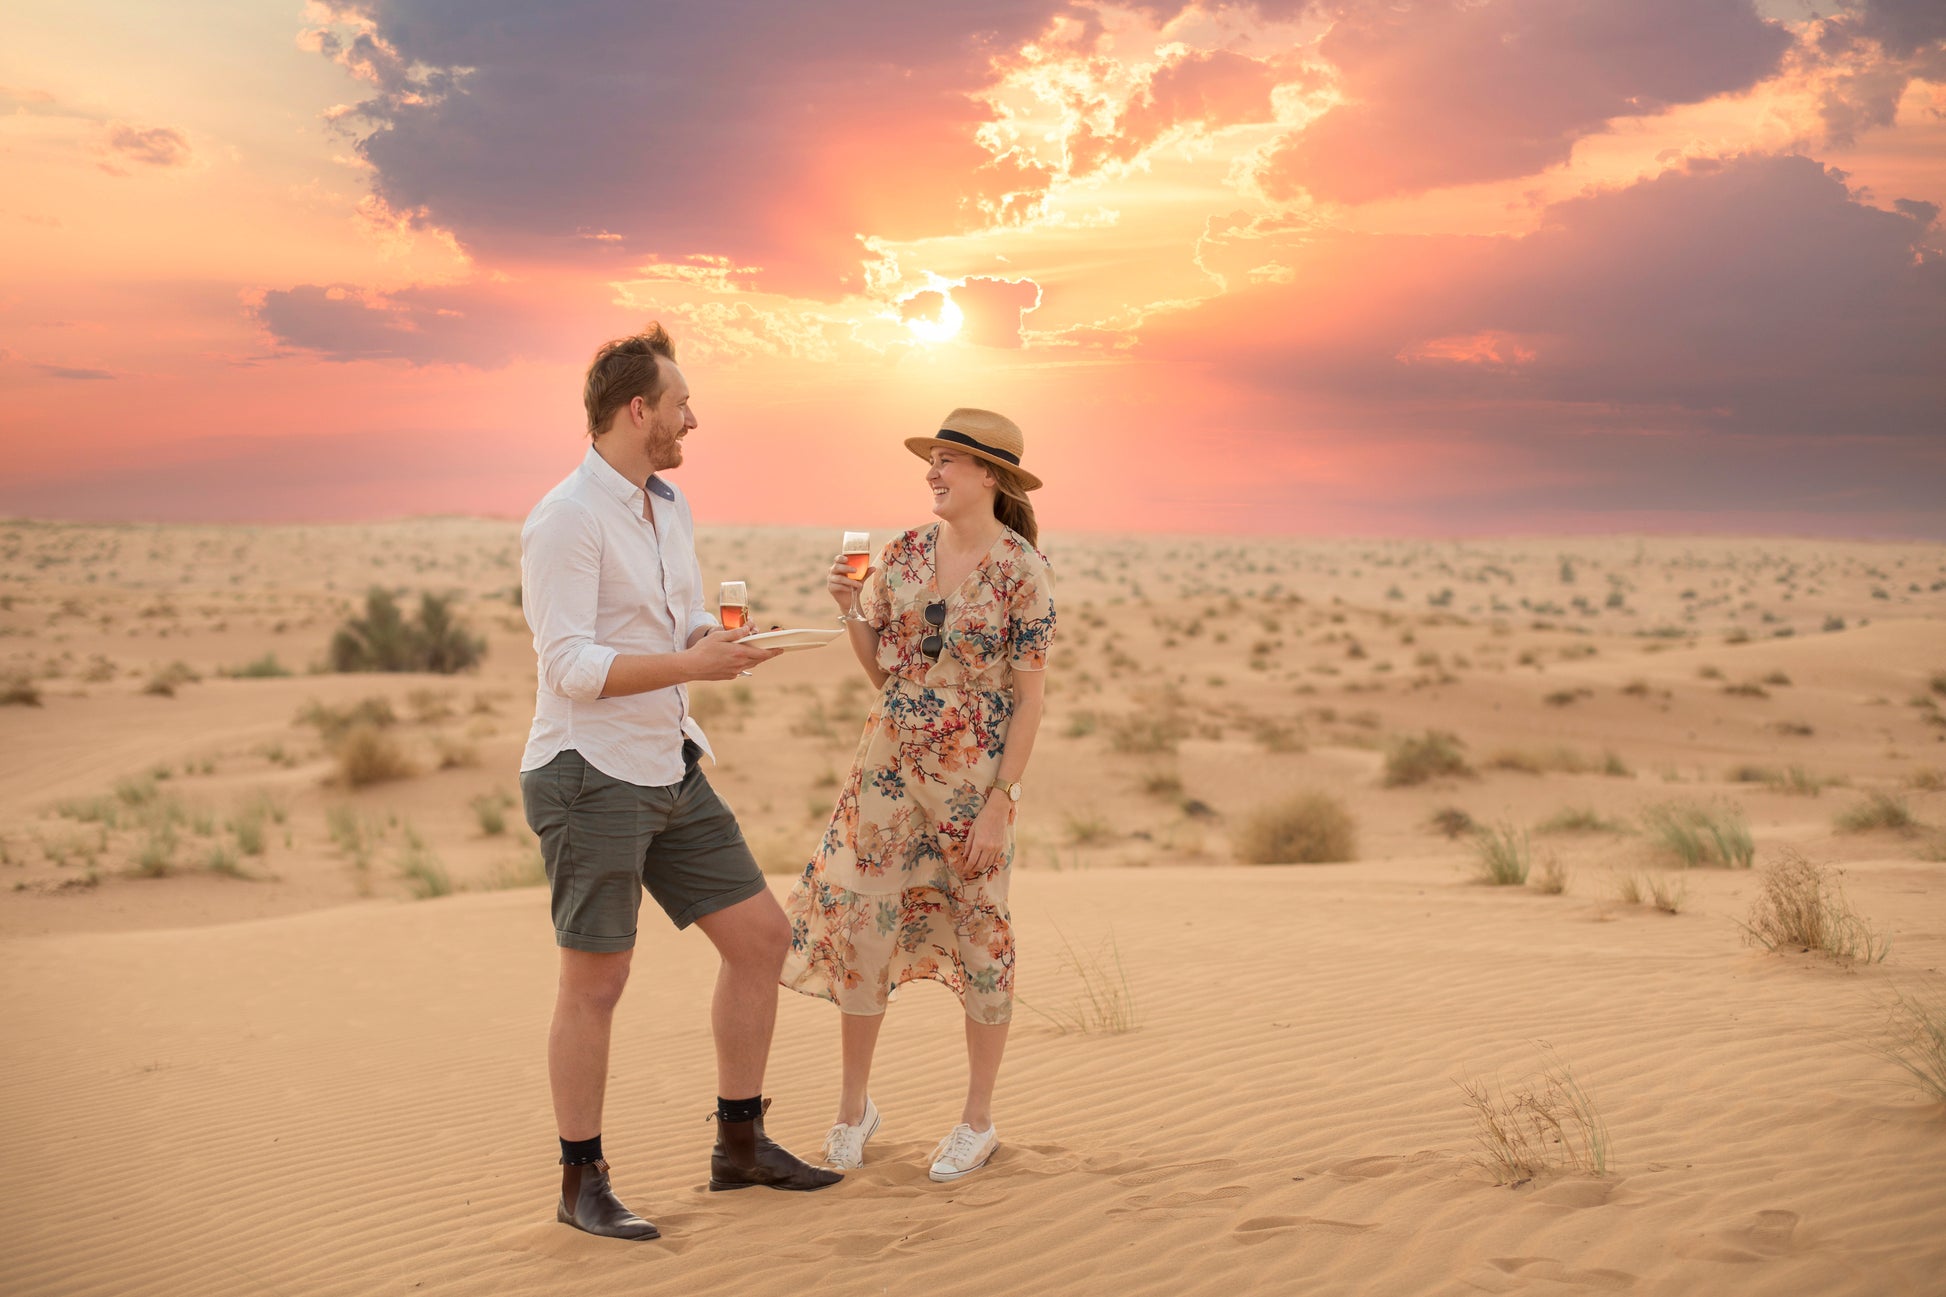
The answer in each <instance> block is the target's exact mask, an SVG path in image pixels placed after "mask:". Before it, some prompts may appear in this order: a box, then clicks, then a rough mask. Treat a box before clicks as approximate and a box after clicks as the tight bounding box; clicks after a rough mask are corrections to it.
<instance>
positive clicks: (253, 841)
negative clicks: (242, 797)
mask: <svg viewBox="0 0 1946 1297" xmlns="http://www.w3.org/2000/svg"><path fill="white" fill-rule="evenodd" d="M230 832H231V833H232V834H233V835H235V837H236V845H237V850H238V851H241V852H242V853H243V854H244V855H246V856H261V855H262V854H263V853H264V846H265V842H264V817H263V814H262V812H261V811H260V810H259V809H258V808H256V807H250V808H247V809H244V810H241V811H238V812H237V814H236V815H235V816H234V817H232V819H231V820H230Z"/></svg>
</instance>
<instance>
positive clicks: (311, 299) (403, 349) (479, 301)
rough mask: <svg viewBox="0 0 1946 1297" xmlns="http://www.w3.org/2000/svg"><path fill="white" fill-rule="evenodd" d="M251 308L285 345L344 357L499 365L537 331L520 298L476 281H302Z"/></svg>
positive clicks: (326, 357)
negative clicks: (399, 285)
mask: <svg viewBox="0 0 1946 1297" xmlns="http://www.w3.org/2000/svg"><path fill="white" fill-rule="evenodd" d="M253 313H254V315H255V316H256V319H257V322H258V323H259V324H261V325H262V326H263V327H264V328H265V329H266V330H268V331H269V333H270V335H271V337H273V338H274V339H276V341H277V342H278V343H280V344H281V345H283V346H285V347H290V348H294V349H296V350H299V351H306V352H310V353H312V354H314V355H316V356H318V357H320V358H322V359H324V360H331V361H341V362H342V361H355V360H403V361H407V362H409V363H411V364H414V365H466V366H470V367H472V368H475V369H497V368H499V367H500V366H502V365H505V364H507V363H508V362H509V361H511V360H512V359H513V358H514V356H515V355H516V354H517V353H518V352H519V351H520V350H521V342H522V340H523V339H525V338H527V337H530V336H532V325H531V323H530V322H528V321H526V320H525V319H524V317H523V313H522V312H521V310H520V309H519V307H518V305H517V304H516V303H513V302H511V301H508V300H505V299H501V298H497V297H496V296H495V295H494V294H493V293H492V292H491V291H490V290H488V289H483V288H480V287H477V286H473V285H464V286H456V287H428V286H415V287H412V288H406V289H401V290H399V291H397V292H392V293H378V292H373V291H370V290H366V289H360V288H356V287H354V286H352V285H350V284H299V285H297V286H296V287H295V288H289V289H271V290H270V291H269V292H266V293H265V294H264V295H263V300H262V301H261V302H260V303H259V304H258V305H257V306H256V307H255V308H254V312H253Z"/></svg>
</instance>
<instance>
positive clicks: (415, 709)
mask: <svg viewBox="0 0 1946 1297" xmlns="http://www.w3.org/2000/svg"><path fill="white" fill-rule="evenodd" d="M405 703H406V706H408V707H410V708H411V709H412V719H413V720H415V721H417V722H418V723H419V724H421V725H431V724H433V723H435V722H437V721H443V720H447V719H449V718H450V717H451V716H452V715H453V696H452V695H451V694H450V693H447V692H446V691H445V690H443V689H414V690H413V691H412V692H410V693H408V694H407V695H406V696H405ZM690 705H691V710H692V711H693V710H694V708H695V696H694V694H693V693H692V694H691V704H690Z"/></svg>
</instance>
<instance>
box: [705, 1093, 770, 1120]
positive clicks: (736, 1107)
mask: <svg viewBox="0 0 1946 1297" xmlns="http://www.w3.org/2000/svg"><path fill="white" fill-rule="evenodd" d="M763 1115H764V1097H763V1096H762V1095H761V1094H759V1095H756V1096H755V1097H753V1098H749V1099H725V1098H724V1097H723V1096H722V1095H718V1096H717V1097H716V1119H717V1120H718V1121H755V1120H756V1119H757V1118H759V1117H761V1116H763Z"/></svg>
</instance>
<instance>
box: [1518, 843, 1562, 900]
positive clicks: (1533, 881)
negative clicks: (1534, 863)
mask: <svg viewBox="0 0 1946 1297" xmlns="http://www.w3.org/2000/svg"><path fill="white" fill-rule="evenodd" d="M1527 885H1528V886H1529V887H1532V888H1533V889H1534V890H1535V891H1537V892H1540V893H1541V894H1542V895H1544V896H1559V895H1560V894H1561V893H1563V892H1565V891H1567V890H1568V867H1567V866H1566V865H1564V864H1562V863H1561V858H1560V857H1559V856H1557V855H1555V854H1554V853H1553V852H1552V851H1550V852H1548V853H1547V854H1546V855H1544V856H1542V857H1541V864H1540V868H1539V869H1536V870H1535V871H1534V873H1533V874H1532V876H1530V877H1529V878H1528V880H1527Z"/></svg>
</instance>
